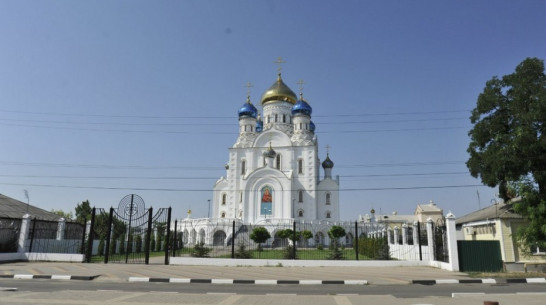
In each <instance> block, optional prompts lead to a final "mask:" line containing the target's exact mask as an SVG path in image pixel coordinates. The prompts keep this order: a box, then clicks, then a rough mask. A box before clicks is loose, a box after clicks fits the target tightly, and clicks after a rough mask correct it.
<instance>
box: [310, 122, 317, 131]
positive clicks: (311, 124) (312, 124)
mask: <svg viewBox="0 0 546 305" xmlns="http://www.w3.org/2000/svg"><path fill="white" fill-rule="evenodd" d="M315 128H316V127H315V123H313V121H311V122H309V130H311V131H312V132H315Z"/></svg>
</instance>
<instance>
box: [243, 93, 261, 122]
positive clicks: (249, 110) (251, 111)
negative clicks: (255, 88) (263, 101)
mask: <svg viewBox="0 0 546 305" xmlns="http://www.w3.org/2000/svg"><path fill="white" fill-rule="evenodd" d="M242 116H250V117H253V118H256V117H257V116H258V109H256V107H254V105H252V103H251V102H250V97H248V98H247V100H246V103H244V105H243V106H241V108H239V117H242Z"/></svg>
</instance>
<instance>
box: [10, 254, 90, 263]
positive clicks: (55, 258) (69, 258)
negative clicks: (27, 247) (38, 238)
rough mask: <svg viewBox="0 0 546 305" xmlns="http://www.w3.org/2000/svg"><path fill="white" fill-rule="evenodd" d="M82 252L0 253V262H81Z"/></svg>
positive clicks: (83, 257)
mask: <svg viewBox="0 0 546 305" xmlns="http://www.w3.org/2000/svg"><path fill="white" fill-rule="evenodd" d="M84 259H85V255H83V254H65V253H35V252H32V253H28V252H24V253H0V262H5V261H8V262H9V261H29V262H68V263H83V261H84Z"/></svg>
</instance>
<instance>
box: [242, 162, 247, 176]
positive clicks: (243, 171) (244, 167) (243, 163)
mask: <svg viewBox="0 0 546 305" xmlns="http://www.w3.org/2000/svg"><path fill="white" fill-rule="evenodd" d="M244 174H246V161H245V160H243V161H241V175H244Z"/></svg>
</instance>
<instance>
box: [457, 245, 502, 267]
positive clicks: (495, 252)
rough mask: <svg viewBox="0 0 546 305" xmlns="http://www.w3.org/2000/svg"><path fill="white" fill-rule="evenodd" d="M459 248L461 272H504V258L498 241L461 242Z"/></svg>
mask: <svg viewBox="0 0 546 305" xmlns="http://www.w3.org/2000/svg"><path fill="white" fill-rule="evenodd" d="M457 247H458V250H459V269H460V270H461V271H463V272H499V271H502V256H501V251H500V244H499V241H498V240H459V241H457Z"/></svg>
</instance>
